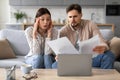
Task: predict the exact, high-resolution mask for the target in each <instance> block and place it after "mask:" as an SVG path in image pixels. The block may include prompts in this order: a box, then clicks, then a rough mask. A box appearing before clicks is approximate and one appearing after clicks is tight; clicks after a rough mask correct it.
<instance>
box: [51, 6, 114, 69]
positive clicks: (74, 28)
mask: <svg viewBox="0 0 120 80" xmlns="http://www.w3.org/2000/svg"><path fill="white" fill-rule="evenodd" d="M66 12H67V17H68V24H67V25H65V26H64V27H63V28H62V29H61V30H60V37H64V36H66V37H67V38H68V39H69V40H70V41H71V43H72V44H73V45H74V46H75V48H76V49H79V47H78V46H77V45H78V44H77V41H78V40H80V41H84V40H88V39H90V38H92V37H94V36H96V35H99V39H100V45H98V46H96V47H95V48H94V49H93V51H94V52H96V53H98V55H97V56H95V57H93V61H92V66H93V67H97V68H102V69H111V68H113V62H114V60H115V56H114V54H113V53H112V52H111V51H109V48H108V46H107V44H106V43H105V40H104V39H103V37H102V35H101V33H100V31H99V29H98V28H97V25H96V24H94V23H93V22H92V21H90V20H84V19H81V17H82V9H81V6H80V5H78V4H72V5H70V6H69V7H68V8H67V9H66ZM53 68H57V62H56V63H54V64H53Z"/></svg>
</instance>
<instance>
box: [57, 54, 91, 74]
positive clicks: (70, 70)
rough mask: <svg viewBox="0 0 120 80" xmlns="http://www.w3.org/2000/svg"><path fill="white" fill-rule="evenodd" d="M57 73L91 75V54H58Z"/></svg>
mask: <svg viewBox="0 0 120 80" xmlns="http://www.w3.org/2000/svg"><path fill="white" fill-rule="evenodd" d="M57 75H58V76H90V75H92V54H58V69H57Z"/></svg>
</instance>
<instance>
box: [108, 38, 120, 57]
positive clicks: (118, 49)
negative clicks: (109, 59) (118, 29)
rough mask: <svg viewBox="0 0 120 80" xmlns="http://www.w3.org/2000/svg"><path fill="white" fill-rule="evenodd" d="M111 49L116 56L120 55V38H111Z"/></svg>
mask: <svg viewBox="0 0 120 80" xmlns="http://www.w3.org/2000/svg"><path fill="white" fill-rule="evenodd" d="M110 50H111V51H112V52H113V53H114V54H115V56H116V58H118V57H119V56H120V38H118V37H113V38H112V39H111V41H110Z"/></svg>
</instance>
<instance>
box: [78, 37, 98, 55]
mask: <svg viewBox="0 0 120 80" xmlns="http://www.w3.org/2000/svg"><path fill="white" fill-rule="evenodd" d="M99 44H100V40H99V37H98V35H96V36H94V37H92V38H91V39H88V40H86V41H82V42H80V41H79V53H83V54H84V53H85V54H86V53H87V54H89V53H90V54H95V52H93V48H95V47H96V46H98V45H99Z"/></svg>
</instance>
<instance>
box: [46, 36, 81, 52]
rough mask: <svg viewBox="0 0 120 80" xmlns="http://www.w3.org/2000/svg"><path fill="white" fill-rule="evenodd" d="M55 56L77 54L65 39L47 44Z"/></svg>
mask: <svg viewBox="0 0 120 80" xmlns="http://www.w3.org/2000/svg"><path fill="white" fill-rule="evenodd" d="M47 43H48V45H49V46H50V47H51V49H52V50H53V51H54V52H55V54H79V52H78V51H77V50H76V49H75V47H74V46H73V45H72V43H71V42H70V41H69V40H68V38H67V37H62V38H58V39H56V40H52V41H49V42H47Z"/></svg>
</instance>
